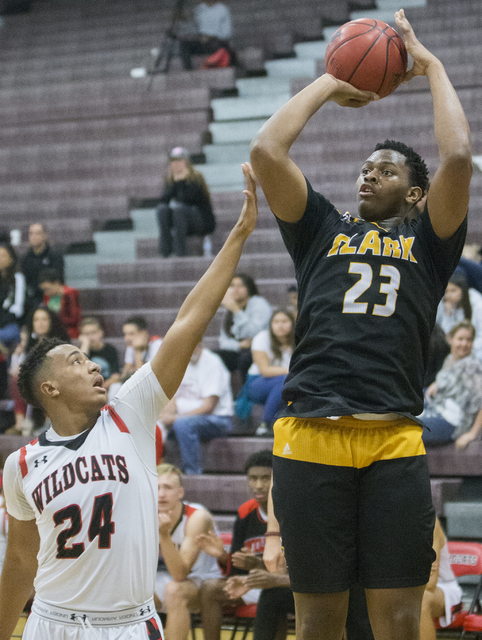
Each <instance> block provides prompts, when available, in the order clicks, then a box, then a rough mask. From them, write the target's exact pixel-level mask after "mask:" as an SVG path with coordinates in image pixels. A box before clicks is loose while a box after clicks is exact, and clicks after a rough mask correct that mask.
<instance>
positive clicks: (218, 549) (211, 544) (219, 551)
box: [194, 530, 226, 558]
mask: <svg viewBox="0 0 482 640" xmlns="http://www.w3.org/2000/svg"><path fill="white" fill-rule="evenodd" d="M194 542H195V543H196V545H197V546H198V547H199V549H201V551H204V552H205V553H207V554H208V555H210V556H212V557H213V558H221V557H222V556H223V555H224V554H225V553H226V551H225V549H224V543H223V541H222V540H221V538H219V537H218V536H217V535H216V534H215V533H214V531H213V530H211V531H208V532H207V533H200V534H199V535H198V536H196V537H195V538H194Z"/></svg>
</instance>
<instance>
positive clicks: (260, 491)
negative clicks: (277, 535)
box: [196, 451, 289, 640]
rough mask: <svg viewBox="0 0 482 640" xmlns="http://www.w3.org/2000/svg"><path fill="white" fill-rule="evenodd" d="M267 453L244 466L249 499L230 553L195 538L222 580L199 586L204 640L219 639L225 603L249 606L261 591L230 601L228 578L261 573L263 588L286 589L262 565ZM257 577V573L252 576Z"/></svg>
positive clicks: (214, 541) (207, 536)
mask: <svg viewBox="0 0 482 640" xmlns="http://www.w3.org/2000/svg"><path fill="white" fill-rule="evenodd" d="M272 458H273V455H272V453H271V451H259V452H257V453H254V454H252V455H251V456H250V457H249V458H248V460H247V462H246V467H245V472H246V474H247V480H248V486H249V489H250V492H251V494H252V496H253V497H252V498H251V500H248V501H247V502H245V503H244V504H242V505H241V506H240V507H239V509H238V513H237V516H236V520H235V523H234V532H233V540H232V544H231V551H230V553H227V552H226V550H225V548H224V545H223V542H222V540H221V539H220V538H218V536H216V535H215V534H214V533H213V532H210V533H204V534H200V535H199V536H197V538H196V543H197V544H198V546H199V548H200V549H202V550H203V551H205V552H206V553H208V554H209V555H212V556H213V557H214V558H216V559H217V561H218V563H219V565H220V566H221V568H222V569H223V573H224V574H225V577H224V578H218V579H215V580H206V581H205V582H204V583H203V584H202V586H201V607H202V608H201V611H202V623H203V632H204V638H205V640H219V639H220V633H221V620H222V613H223V606H225V605H226V604H235V605H239V604H252V603H255V602H257V601H258V598H259V595H260V592H261V589H260V587H256V588H252V589H250V590H249V591H247V593H245V594H244V595H243V597H242V598H238V597H236V598H231V597H230V595H229V593H227V592H226V591H225V587H226V585H227V583H228V580H229V577H230V576H240V575H241V576H247V575H248V573H249V572H250V571H251V570H259V571H262V572H263V579H264V582H263V584H264V588H274V587H281V588H286V587H289V580H288V578H287V576H286V575H283V574H274V573H273V574H269V573H268V572H267V571H266V568H265V566H264V564H263V560H262V557H261V556H262V553H263V549H264V542H265V534H266V524H267V508H268V494H269V487H270V483H271V476H272V466H273V460H272ZM256 575H257V576H258V577H259V578H260V576H261V574H260V573H256Z"/></svg>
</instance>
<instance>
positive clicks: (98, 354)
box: [79, 317, 120, 390]
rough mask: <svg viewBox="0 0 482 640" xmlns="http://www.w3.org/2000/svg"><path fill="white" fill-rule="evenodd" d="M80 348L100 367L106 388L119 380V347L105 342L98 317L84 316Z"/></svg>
mask: <svg viewBox="0 0 482 640" xmlns="http://www.w3.org/2000/svg"><path fill="white" fill-rule="evenodd" d="M79 341H80V348H81V350H82V351H83V352H84V353H85V354H86V355H87V357H88V358H89V360H92V362H95V363H96V364H98V365H99V367H100V375H101V376H102V377H103V378H104V389H107V390H108V389H110V387H111V385H112V384H114V383H117V382H119V380H120V368H119V357H118V355H117V349H116V348H115V347H114V346H112V345H111V344H107V343H105V342H104V331H103V330H102V327H101V325H100V322H99V320H98V319H97V318H92V317H90V318H84V319H83V320H82V322H81V323H80V336H79Z"/></svg>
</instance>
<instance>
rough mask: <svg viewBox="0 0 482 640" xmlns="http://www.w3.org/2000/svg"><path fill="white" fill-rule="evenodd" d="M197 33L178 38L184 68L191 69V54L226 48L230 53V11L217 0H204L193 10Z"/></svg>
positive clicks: (207, 52)
mask: <svg viewBox="0 0 482 640" xmlns="http://www.w3.org/2000/svg"><path fill="white" fill-rule="evenodd" d="M194 22H195V24H196V29H197V35H195V36H189V37H184V38H181V39H180V53H181V58H182V63H183V66H184V69H186V70H187V71H188V70H190V69H192V62H191V56H192V55H202V54H209V53H211V54H212V53H215V52H216V51H218V49H226V50H227V51H228V52H229V53H231V48H230V46H229V39H230V37H231V13H230V11H229V8H228V7H227V6H226V5H225V4H223V3H222V2H218V1H217V0H204V2H200V3H199V4H198V5H197V6H196V8H195V10H194Z"/></svg>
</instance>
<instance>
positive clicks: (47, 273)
mask: <svg viewBox="0 0 482 640" xmlns="http://www.w3.org/2000/svg"><path fill="white" fill-rule="evenodd" d="M42 282H60V284H64V279H63V278H62V274H61V273H60V271H59V270H58V269H54V268H53V267H49V268H48V269H42V271H41V272H40V273H39V274H38V283H39V284H42Z"/></svg>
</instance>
